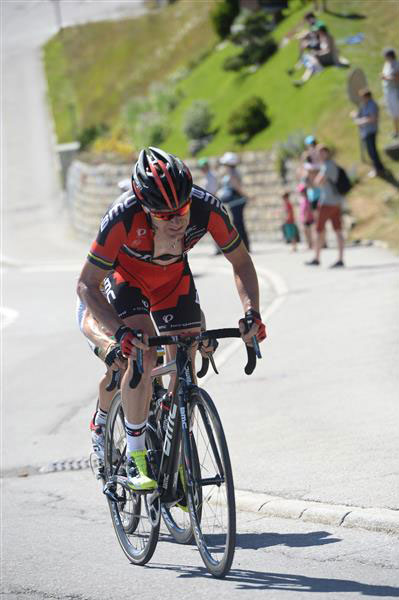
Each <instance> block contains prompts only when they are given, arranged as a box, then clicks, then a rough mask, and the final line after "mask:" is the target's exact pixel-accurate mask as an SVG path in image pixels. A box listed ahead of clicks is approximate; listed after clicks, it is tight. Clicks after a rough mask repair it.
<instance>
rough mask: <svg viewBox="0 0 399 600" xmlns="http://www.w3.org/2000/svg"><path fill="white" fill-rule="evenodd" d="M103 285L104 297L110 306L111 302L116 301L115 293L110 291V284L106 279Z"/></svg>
mask: <svg viewBox="0 0 399 600" xmlns="http://www.w3.org/2000/svg"><path fill="white" fill-rule="evenodd" d="M103 284H104V292H105V296H106V298H107V300H108V302H109V303H110V304H112V300H116V296H115V292H114V291H113V289H112V284H111V282H110V280H109V279H108V278H107V279H104V281H103Z"/></svg>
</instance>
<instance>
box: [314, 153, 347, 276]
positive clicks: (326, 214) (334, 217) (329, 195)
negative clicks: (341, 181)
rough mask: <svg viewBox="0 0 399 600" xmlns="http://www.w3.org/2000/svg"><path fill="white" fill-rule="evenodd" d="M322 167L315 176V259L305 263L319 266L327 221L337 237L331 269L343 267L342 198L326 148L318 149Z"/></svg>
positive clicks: (335, 173) (334, 166)
mask: <svg viewBox="0 0 399 600" xmlns="http://www.w3.org/2000/svg"><path fill="white" fill-rule="evenodd" d="M319 152H320V157H321V160H322V165H321V168H320V172H319V174H318V175H316V178H315V184H316V185H319V186H320V187H321V195H320V201H319V210H318V215H317V222H316V232H317V237H316V244H315V257H314V258H313V260H311V261H309V262H307V263H306V264H307V265H312V266H317V265H319V264H320V253H321V249H322V248H323V245H324V241H325V226H326V222H327V221H331V222H332V226H333V228H334V231H335V235H336V236H337V243H338V260H337V262H335V263H334V264H333V265H331V268H336V267H343V266H344V238H343V235H342V226H341V206H342V202H343V198H342V196H341V195H340V194H339V193H338V190H337V188H336V186H335V185H334V184H335V183H336V182H337V180H338V167H337V165H336V164H335V162H334V161H333V160H332V158H331V153H330V150H329V149H328V148H327V147H326V146H320V147H319Z"/></svg>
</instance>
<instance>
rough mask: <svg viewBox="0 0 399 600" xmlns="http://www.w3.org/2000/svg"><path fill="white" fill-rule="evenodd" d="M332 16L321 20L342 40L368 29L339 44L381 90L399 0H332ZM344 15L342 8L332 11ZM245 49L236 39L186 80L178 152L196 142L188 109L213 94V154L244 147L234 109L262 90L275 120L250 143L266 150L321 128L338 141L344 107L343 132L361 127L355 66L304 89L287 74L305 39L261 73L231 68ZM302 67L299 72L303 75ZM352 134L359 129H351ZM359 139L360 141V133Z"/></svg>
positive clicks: (278, 34) (173, 122) (291, 23)
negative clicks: (185, 129)
mask: <svg viewBox="0 0 399 600" xmlns="http://www.w3.org/2000/svg"><path fill="white" fill-rule="evenodd" d="M328 8H329V9H330V10H331V13H329V14H322V15H321V18H322V19H323V21H325V23H326V24H327V26H328V27H329V28H330V29H331V31H332V32H333V34H334V36H335V38H336V39H337V40H338V41H340V40H344V39H345V38H346V37H348V36H349V35H351V34H354V33H359V32H363V33H364V34H365V36H366V37H365V41H364V42H363V43H362V44H359V45H355V46H350V45H345V44H339V50H340V53H341V54H342V55H344V56H345V57H346V58H347V59H348V60H349V61H350V63H351V65H352V66H359V67H361V68H363V69H364V71H365V73H366V75H367V76H368V79H369V82H370V84H371V86H372V87H373V88H375V91H376V93H377V96H378V95H380V85H379V76H378V74H379V71H380V70H381V64H382V60H381V50H382V48H383V47H384V46H386V45H389V44H391V45H394V44H395V42H396V41H397V40H396V35H397V27H395V20H396V24H397V22H398V18H399V3H398V2H396V0H367V2H366V1H365V0H348V1H346V2H345V3H344V2H342V0H329V1H328ZM308 9H309V6H307V7H305V8H304V9H303V10H302V11H300V12H297V13H295V14H292V15H291V16H290V17H289V18H288V19H286V20H285V21H284V22H283V23H282V24H281V25H280V26H279V27H278V28H277V29H276V30H275V32H274V36H275V38H276V40H277V41H281V40H282V38H283V37H284V36H285V35H286V34H287V33H291V34H292V33H293V31H294V29H295V28H297V29H300V26H301V16H302V14H303V13H304V12H306V11H307V10H308ZM341 12H342V13H345V14H348V15H350V14H351V13H354V14H357V15H364V16H365V17H366V18H364V19H361V18H358V19H352V18H344V17H343V16H341ZM332 13H336V14H332ZM237 52H238V51H237V48H236V47H235V46H233V45H232V44H231V43H228V44H227V45H226V46H225V47H223V48H222V49H221V50H218V51H216V52H215V53H213V54H212V55H210V56H209V57H208V58H207V59H206V60H204V61H203V62H202V63H201V64H200V65H199V66H198V68H197V69H195V70H194V71H193V72H192V73H191V74H190V75H189V76H188V77H187V78H186V79H184V80H183V81H182V82H181V83H180V84H179V88H180V89H181V91H182V92H183V94H184V96H185V98H184V100H183V102H182V103H181V104H180V105H179V106H178V108H177V109H176V110H175V111H174V113H172V115H171V116H170V126H171V130H172V133H171V134H170V136H169V137H168V139H167V140H166V142H165V145H166V146H167V147H168V148H170V149H171V151H175V152H179V153H181V154H183V155H184V154H187V152H188V142H187V140H186V139H185V138H184V135H183V133H182V124H183V119H184V113H185V112H186V110H187V109H188V107H189V106H190V105H191V104H192V102H193V101H194V100H196V99H198V98H204V99H206V100H208V102H209V103H210V106H211V108H212V110H213V111H214V114H215V119H214V126H215V127H216V128H217V129H218V133H217V135H216V136H215V137H214V139H213V141H212V143H211V144H210V145H209V146H208V147H207V149H206V153H207V154H217V153H219V152H221V151H223V150H225V149H226V148H235V149H240V148H241V147H240V146H239V145H237V144H235V143H234V140H233V138H232V137H230V136H229V134H228V133H227V129H226V125H227V119H228V116H229V114H230V113H231V112H232V111H233V110H234V109H235V108H237V106H239V105H240V104H241V103H242V102H243V101H244V100H245V99H246V98H248V97H250V96H252V95H254V94H255V95H258V96H260V97H261V98H263V100H264V101H265V102H266V104H267V106H268V114H269V117H270V118H271V125H270V127H268V128H267V129H265V130H264V131H263V132H260V133H259V134H258V135H256V136H254V137H253V138H252V140H251V141H250V142H249V143H248V144H246V145H245V146H244V147H243V148H244V149H251V150H252V149H264V148H267V147H271V146H272V145H273V144H274V143H275V142H276V141H281V140H284V139H285V138H286V137H287V136H288V135H289V134H290V133H291V132H293V131H295V130H298V129H302V130H304V131H314V132H315V133H316V132H318V131H319V130H320V132H322V133H323V135H327V137H329V138H331V139H336V125H337V123H336V121H337V109H339V110H341V109H344V110H345V111H346V112H345V116H344V117H343V119H342V123H340V124H339V130H340V132H341V131H345V132H346V133H348V132H349V131H350V132H352V130H353V125H352V124H351V122H350V121H348V119H347V113H348V112H349V110H350V109H351V108H352V106H351V105H350V104H349V102H348V98H347V94H346V80H347V76H348V71H349V70H348V69H339V68H335V67H333V68H328V69H325V70H324V71H323V72H322V73H320V74H319V75H317V76H315V77H314V78H313V79H312V80H311V81H309V82H308V83H307V84H306V85H305V86H303V87H302V88H295V87H294V86H293V85H292V80H293V79H295V76H294V77H290V76H289V75H288V74H287V69H289V68H290V67H292V66H293V65H294V63H295V62H296V59H297V52H298V43H297V41H296V40H291V41H290V42H289V43H288V44H287V45H286V46H285V47H283V48H281V49H280V50H279V51H278V52H277V53H276V54H275V55H274V56H273V57H272V58H271V59H270V60H269V61H268V62H267V63H265V64H264V65H263V66H261V67H260V68H259V69H258V70H257V71H256V72H255V73H253V74H249V73H238V74H236V73H232V72H228V71H224V70H223V68H222V64H223V61H224V60H225V59H226V57H227V56H230V55H233V54H236V53H237ZM298 76H299V73H298V74H297V75H296V78H298ZM350 135H351V136H352V134H350ZM354 137H355V144H354V146H356V143H357V142H356V136H354Z"/></svg>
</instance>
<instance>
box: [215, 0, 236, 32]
mask: <svg viewBox="0 0 399 600" xmlns="http://www.w3.org/2000/svg"><path fill="white" fill-rule="evenodd" d="M239 12H240V2H239V0H223V1H222V2H218V3H217V4H216V6H215V8H214V9H213V10H212V12H211V21H212V24H213V27H214V29H215V31H216V33H217V34H218V36H219V37H220V38H221V39H222V40H223V39H224V38H226V37H227V36H228V35H229V34H230V27H231V26H232V24H233V21H234V19H235V18H236V16H237V15H238V14H239Z"/></svg>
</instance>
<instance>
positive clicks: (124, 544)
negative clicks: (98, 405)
mask: <svg viewBox="0 0 399 600" xmlns="http://www.w3.org/2000/svg"><path fill="white" fill-rule="evenodd" d="M125 454H126V437H125V426H124V415H123V409H122V399H121V394H120V392H118V393H117V394H116V395H115V397H114V399H113V401H112V404H111V408H110V410H109V413H108V417H107V424H106V427H105V452H104V455H105V466H104V469H105V485H106V487H107V488H108V491H109V493H108V494H107V499H108V504H109V508H110V512H111V519H112V524H113V526H114V529H115V533H116V536H117V538H118V541H119V543H120V545H121V548H122V550H123V552H124V553H125V555H126V556H127V558H128V559H129V560H130V561H131V562H132V563H135V564H137V565H144V564H145V563H146V562H148V561H149V560H150V559H151V557H152V555H153V554H154V550H155V548H156V545H157V541H158V534H159V520H158V523H157V524H154V520H153V519H150V516H149V510H148V502H147V499H146V497H145V495H143V494H137V493H135V492H133V491H132V490H130V489H129V488H128V486H127V479H126V469H125Z"/></svg>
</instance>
